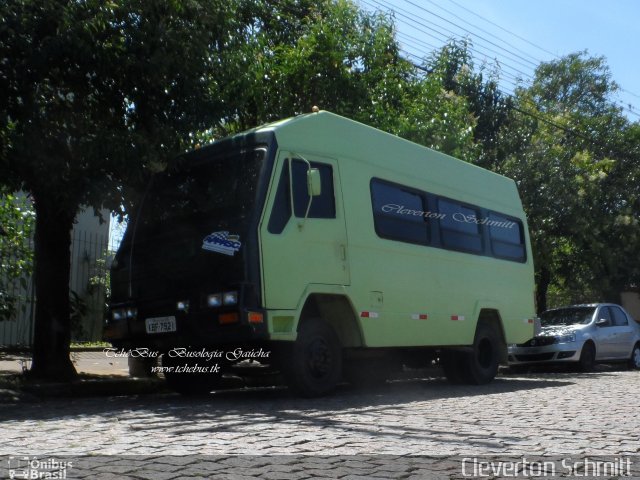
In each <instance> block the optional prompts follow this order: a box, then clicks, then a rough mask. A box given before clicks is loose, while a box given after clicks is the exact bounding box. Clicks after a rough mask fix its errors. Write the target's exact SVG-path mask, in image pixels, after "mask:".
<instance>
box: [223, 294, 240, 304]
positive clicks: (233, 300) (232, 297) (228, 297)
mask: <svg viewBox="0 0 640 480" xmlns="http://www.w3.org/2000/svg"><path fill="white" fill-rule="evenodd" d="M222 303H223V304H224V305H237V304H238V292H224V294H223V295H222Z"/></svg>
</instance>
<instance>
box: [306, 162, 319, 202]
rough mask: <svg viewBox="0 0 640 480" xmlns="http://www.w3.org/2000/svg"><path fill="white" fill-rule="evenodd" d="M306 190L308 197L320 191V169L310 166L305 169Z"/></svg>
mask: <svg viewBox="0 0 640 480" xmlns="http://www.w3.org/2000/svg"><path fill="white" fill-rule="evenodd" d="M307 192H308V193H309V196H310V197H317V196H318V195H320V194H321V193H322V183H321V181H320V170H318V169H317V168H310V169H309V170H307Z"/></svg>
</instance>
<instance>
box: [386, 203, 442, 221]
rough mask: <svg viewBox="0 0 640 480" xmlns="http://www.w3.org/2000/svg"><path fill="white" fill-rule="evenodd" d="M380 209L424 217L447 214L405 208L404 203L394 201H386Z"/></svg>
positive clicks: (440, 216) (438, 216)
mask: <svg viewBox="0 0 640 480" xmlns="http://www.w3.org/2000/svg"><path fill="white" fill-rule="evenodd" d="M382 211H383V212H384V213H397V214H399V215H409V216H414V217H424V218H438V219H443V218H445V217H446V216H447V215H446V214H444V213H437V212H428V211H427V212H424V211H422V210H412V209H410V208H405V206H404V205H396V204H395V203H387V204H386V205H383V206H382Z"/></svg>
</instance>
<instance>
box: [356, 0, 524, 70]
mask: <svg viewBox="0 0 640 480" xmlns="http://www.w3.org/2000/svg"><path fill="white" fill-rule="evenodd" d="M360 1H361V2H362V3H365V4H367V5H369V6H371V7H373V8H379V7H376V6H374V5H371V3H369V2H367V1H365V0H360ZM371 1H373V2H375V3H376V4H377V5H379V6H382V7H383V8H386V9H387V11H389V12H393V13H394V14H395V15H397V16H399V17H401V18H403V19H406V20H402V19H400V20H398V21H399V22H401V23H404V24H405V25H407V26H409V27H410V28H413V29H415V30H417V31H419V32H420V33H423V34H425V35H428V36H429V37H431V38H434V39H436V40H438V41H445V42H446V41H448V40H451V39H452V38H456V37H458V34H457V33H456V32H453V31H451V30H447V29H446V28H445V29H444V30H445V31H447V32H449V33H450V34H452V35H453V37H452V36H449V35H447V34H446V33H442V32H441V31H440V30H437V29H435V28H433V27H429V26H428V25H427V24H425V23H423V22H427V23H429V24H431V25H435V26H436V27H440V26H439V25H438V24H436V23H434V22H431V21H429V20H426V19H424V18H423V17H420V16H417V18H419V19H420V20H422V22H420V21H418V20H416V18H415V17H416V15H414V16H410V15H408V14H405V13H402V12H407V11H406V10H405V9H399V8H397V7H395V8H394V7H392V6H390V5H389V4H386V3H385V2H382V1H379V0H371ZM398 10H401V11H398ZM407 13H410V12H407ZM407 21H408V22H411V23H414V24H417V25H419V27H422V28H419V27H416V26H415V25H411V24H410V23H407ZM425 28H426V29H432V30H433V31H434V32H436V33H437V34H438V35H440V36H441V37H442V38H438V37H436V36H435V35H433V34H432V33H431V32H429V31H428V30H424V29H425ZM480 48H483V49H486V50H488V51H490V52H493V53H495V54H497V55H500V53H499V52H497V51H495V50H493V49H491V48H489V47H478V46H471V47H470V48H469V49H470V50H471V51H473V52H475V53H476V54H477V55H480V56H486V57H491V55H488V54H487V53H485V52H483V51H480ZM512 61H515V62H516V63H520V64H521V62H518V61H517V60H512ZM501 63H502V64H503V65H505V66H506V67H507V68H509V69H511V70H513V71H515V72H517V73H519V74H521V75H523V76H524V77H528V76H529V74H528V73H526V72H524V71H522V70H520V69H519V68H516V67H514V66H513V65H511V64H510V63H508V62H506V61H502V62H501ZM521 65H522V64H521ZM523 66H524V67H525V68H529V67H528V66H527V65H523Z"/></svg>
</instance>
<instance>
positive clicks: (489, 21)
mask: <svg viewBox="0 0 640 480" xmlns="http://www.w3.org/2000/svg"><path fill="white" fill-rule="evenodd" d="M449 1H450V2H451V3H453V4H454V5H456V6H457V7H459V8H461V9H463V10H465V11H467V12H468V13H470V14H471V15H474V16H476V17H478V18H480V19H481V20H484V21H485V22H487V23H490V24H491V25H493V26H494V27H498V28H499V29H500V30H502V31H504V32H506V33H508V34H509V35H513V36H514V37H516V38H517V39H519V40H522V41H523V42H526V43H528V44H529V45H531V46H532V47H535V48H537V49H538V50H541V51H543V52H545V53H548V54H549V55H551V56H553V57H555V58H560V57H559V56H558V55H556V54H555V53H553V52H550V51H549V50H547V49H546V48H543V47H541V46H540V45H537V44H535V43H533V42H531V41H529V40H527V39H526V38H524V37H521V36H520V35H518V34H517V33H513V32H512V31H511V30H507V29H506V28H504V27H503V26H501V25H498V24H497V23H495V22H492V21H491V20H489V19H487V18H485V17H483V16H482V15H480V14H478V13H476V12H474V11H472V10H469V9H468V8H466V7H463V6H462V5H460V4H459V3H458V2H455V1H454V0H449Z"/></svg>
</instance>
